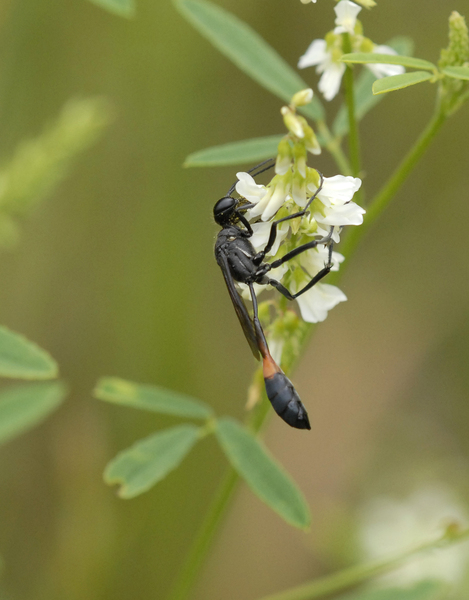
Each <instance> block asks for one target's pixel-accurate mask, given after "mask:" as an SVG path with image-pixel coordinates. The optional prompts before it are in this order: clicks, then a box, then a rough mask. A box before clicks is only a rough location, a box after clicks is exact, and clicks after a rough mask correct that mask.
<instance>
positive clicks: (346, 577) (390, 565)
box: [261, 529, 469, 600]
mask: <svg viewBox="0 0 469 600" xmlns="http://www.w3.org/2000/svg"><path fill="white" fill-rule="evenodd" d="M467 538H469V529H465V530H463V531H460V532H458V533H453V534H448V533H445V535H443V537H439V538H438V539H436V540H433V541H431V542H427V543H425V544H422V545H420V546H417V547H416V548H413V549H412V550H409V551H407V552H405V553H404V554H400V555H399V556H395V557H393V558H390V559H387V560H382V561H376V562H372V563H368V564H365V565H358V566H356V567H351V568H350V569H345V570H343V571H339V572H338V573H334V574H332V575H326V577H321V578H319V579H315V580H314V581H311V582H310V583H305V584H303V585H300V586H298V587H295V588H291V589H289V590H286V591H284V592H280V593H279V594H272V595H270V596H264V597H263V598H262V599H261V600H314V599H315V598H322V597H323V596H329V595H330V594H335V593H337V592H342V591H344V590H346V589H348V588H351V587H354V586H356V585H358V584H360V583H363V582H364V581H367V580H368V579H371V578H372V577H376V575H381V574H383V573H387V572H388V571H392V570H394V569H395V568H396V567H398V566H400V565H401V564H402V563H404V562H406V561H407V560H409V559H411V558H414V557H415V556H416V555H418V554H420V553H422V552H426V551H429V550H434V549H436V548H443V547H445V546H449V545H451V544H453V543H455V542H461V541H463V540H465V539H467Z"/></svg>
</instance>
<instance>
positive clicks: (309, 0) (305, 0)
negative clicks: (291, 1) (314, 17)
mask: <svg viewBox="0 0 469 600" xmlns="http://www.w3.org/2000/svg"><path fill="white" fill-rule="evenodd" d="M301 2H302V4H309V3H310V2H313V3H314V4H316V0H301Z"/></svg>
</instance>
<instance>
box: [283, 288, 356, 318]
mask: <svg viewBox="0 0 469 600" xmlns="http://www.w3.org/2000/svg"><path fill="white" fill-rule="evenodd" d="M290 291H291V292H292V294H295V293H296V292H297V291H298V289H297V287H296V284H295V282H292V284H291V290H290ZM345 300H347V296H346V295H345V294H344V293H343V292H342V290H339V288H338V287H336V286H335V285H329V284H328V283H317V284H316V285H315V286H313V287H312V288H311V289H310V290H308V291H307V292H305V293H304V294H302V295H301V296H298V298H297V299H296V301H297V302H298V304H299V307H300V311H301V316H302V318H303V320H304V321H307V322H308V323H319V322H320V321H324V319H325V318H326V317H327V313H328V311H330V310H331V308H334V306H336V305H337V304H339V302H344V301H345Z"/></svg>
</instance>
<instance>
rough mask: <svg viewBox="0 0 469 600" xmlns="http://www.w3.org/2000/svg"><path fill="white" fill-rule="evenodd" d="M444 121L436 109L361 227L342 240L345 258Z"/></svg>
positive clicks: (385, 185)
mask: <svg viewBox="0 0 469 600" xmlns="http://www.w3.org/2000/svg"><path fill="white" fill-rule="evenodd" d="M445 120H446V115H444V114H442V113H441V111H440V110H439V109H437V110H436V111H435V114H434V115H433V117H432V119H431V120H430V122H429V123H428V125H427V126H426V127H425V129H424V130H423V131H422V133H421V134H420V137H419V138H418V140H417V141H416V142H415V144H414V145H413V147H412V148H411V149H410V150H409V152H408V153H407V155H406V156H405V157H404V159H403V160H402V162H401V164H400V165H399V166H398V167H397V169H396V170H395V171H394V173H393V174H392V175H391V177H390V178H389V179H388V181H387V182H386V183H385V184H384V185H383V187H382V188H381V190H380V191H379V192H378V193H377V194H376V196H375V197H374V199H373V200H372V202H371V203H370V206H369V207H368V209H367V213H366V215H365V219H364V222H363V225H362V226H361V227H359V228H358V227H354V228H352V231H350V233H349V235H348V236H347V237H346V238H345V239H344V242H343V244H342V246H341V250H340V251H341V253H343V254H344V255H345V256H347V258H349V256H350V255H351V253H352V252H353V251H354V250H355V248H356V247H357V245H358V243H359V242H360V241H361V239H362V238H363V236H364V235H365V234H366V233H367V232H368V230H369V229H370V228H371V226H372V225H373V224H374V222H375V221H376V219H377V218H378V217H379V216H380V215H381V214H382V212H383V211H384V210H385V208H386V207H387V206H388V204H389V202H390V201H391V200H392V198H393V197H394V195H395V194H396V192H397V191H398V189H399V188H400V187H401V185H402V184H403V183H404V181H405V180H406V179H407V177H408V176H409V174H410V173H411V171H412V170H413V168H414V167H415V165H416V164H417V162H418V161H419V159H420V158H421V157H422V155H423V154H424V152H425V150H426V149H427V148H428V146H429V145H430V142H431V141H432V140H433V138H434V137H435V135H436V134H437V133H438V131H439V129H440V127H441V126H442V125H443V123H444V122H445ZM347 262H348V261H347Z"/></svg>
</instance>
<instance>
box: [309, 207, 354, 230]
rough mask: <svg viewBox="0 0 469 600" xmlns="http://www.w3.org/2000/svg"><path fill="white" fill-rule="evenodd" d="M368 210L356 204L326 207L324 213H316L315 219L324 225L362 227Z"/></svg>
mask: <svg viewBox="0 0 469 600" xmlns="http://www.w3.org/2000/svg"><path fill="white" fill-rule="evenodd" d="M365 212H366V210H365V209H364V208H362V207H361V206H358V204H355V202H349V203H348V204H344V205H342V206H331V207H325V208H324V209H323V211H322V212H315V213H314V215H313V216H314V218H315V219H316V222H317V223H321V224H322V225H329V226H331V225H333V226H334V227H344V226H345V225H361V224H362V223H363V215H364V214H365Z"/></svg>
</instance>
